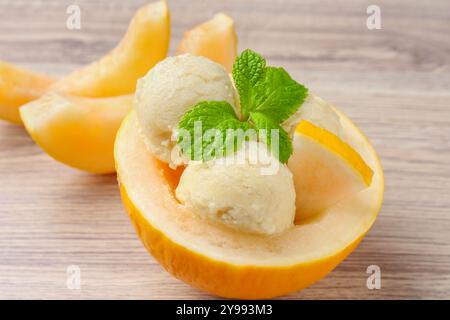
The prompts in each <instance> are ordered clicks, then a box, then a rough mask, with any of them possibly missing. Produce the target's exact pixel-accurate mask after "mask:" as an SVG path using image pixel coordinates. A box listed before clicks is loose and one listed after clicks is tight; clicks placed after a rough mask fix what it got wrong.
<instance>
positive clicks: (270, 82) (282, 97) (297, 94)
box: [250, 67, 308, 123]
mask: <svg viewBox="0 0 450 320" xmlns="http://www.w3.org/2000/svg"><path fill="white" fill-rule="evenodd" d="M252 94H253V99H252V100H253V106H252V107H251V108H250V109H251V111H250V113H251V112H259V113H263V114H265V115H266V116H267V117H268V118H270V119H271V120H272V121H274V122H276V123H281V122H283V121H285V120H287V119H288V118H289V117H290V116H291V115H293V114H294V113H295V111H297V109H298V108H299V107H300V106H301V104H302V103H303V101H304V100H305V98H306V96H307V95H308V89H306V88H305V87H304V86H303V85H301V84H299V83H297V82H296V81H295V80H293V79H292V78H291V77H290V76H289V74H288V73H287V72H286V70H284V69H283V68H274V67H267V68H266V69H265V72H264V75H263V76H262V77H261V78H260V80H259V81H258V82H257V83H256V84H255V86H254V88H253V90H252Z"/></svg>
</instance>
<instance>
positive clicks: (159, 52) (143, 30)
mask: <svg viewBox="0 0 450 320" xmlns="http://www.w3.org/2000/svg"><path fill="white" fill-rule="evenodd" d="M169 41H170V17H169V10H168V8H167V5H166V2H165V1H159V2H155V3H151V4H149V5H146V6H144V7H142V8H141V9H139V10H138V11H137V12H136V14H135V15H134V17H133V19H132V20H131V23H130V25H129V27H128V30H127V33H126V34H125V36H124V38H123V39H122V41H121V42H120V43H119V44H118V45H117V47H116V48H114V50H112V51H111V52H110V53H108V54H107V55H105V56H104V57H102V58H101V59H100V60H98V61H96V62H93V63H91V64H89V65H87V66H85V67H83V68H81V69H79V70H76V71H75V72H73V73H71V74H70V75H68V76H66V77H64V78H62V79H61V80H59V81H58V82H57V83H55V85H54V86H53V87H52V90H54V91H59V92H64V93H69V94H73V95H78V96H84V97H112V96H119V95H127V94H131V93H133V92H134V91H135V89H136V81H137V80H138V79H139V78H141V77H143V76H144V75H145V74H146V73H147V72H148V71H149V70H150V69H151V68H152V67H153V66H154V65H155V64H156V63H158V62H159V61H161V60H163V59H164V58H165V57H166V56H167V51H168V48H169Z"/></svg>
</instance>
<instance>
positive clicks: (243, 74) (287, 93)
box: [178, 49, 308, 163]
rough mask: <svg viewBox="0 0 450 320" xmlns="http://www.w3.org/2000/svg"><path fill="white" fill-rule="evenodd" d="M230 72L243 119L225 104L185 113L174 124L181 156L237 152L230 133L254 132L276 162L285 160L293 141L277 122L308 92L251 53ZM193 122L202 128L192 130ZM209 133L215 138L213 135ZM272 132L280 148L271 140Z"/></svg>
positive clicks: (199, 106)
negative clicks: (177, 133)
mask: <svg viewBox="0 0 450 320" xmlns="http://www.w3.org/2000/svg"><path fill="white" fill-rule="evenodd" d="M232 74H233V79H234V83H235V85H236V88H237V91H238V93H239V100H240V106H241V115H242V119H238V117H237V116H236V113H235V112H234V109H233V107H232V106H231V105H230V104H229V103H228V102H225V101H203V102H200V103H198V104H197V105H195V106H194V107H193V108H192V109H191V110H190V111H188V112H186V113H185V114H184V116H183V118H182V120H181V121H180V123H179V126H178V128H179V130H180V132H181V131H183V132H184V133H185V134H184V135H180V137H179V138H178V144H179V145H180V147H181V150H182V152H183V153H184V154H185V155H187V156H188V157H189V158H190V159H191V160H204V161H206V160H210V159H213V158H219V157H221V156H224V155H225V154H226V152H227V151H228V150H233V151H236V150H237V148H239V146H240V144H241V143H242V140H240V141H238V140H236V137H235V136H233V135H229V134H228V132H229V131H230V130H249V129H253V130H256V132H257V133H258V139H259V140H260V141H262V142H264V143H266V144H267V145H268V146H270V147H271V150H272V152H273V153H274V154H273V155H274V156H276V157H278V159H279V161H280V162H282V163H285V162H287V161H288V159H289V157H290V156H291V154H292V141H291V139H290V137H289V135H288V133H287V132H286V131H285V130H284V129H283V128H282V126H281V124H282V122H284V121H285V120H287V119H288V118H289V117H290V116H291V115H293V114H294V113H295V112H296V111H297V110H298V108H299V107H300V106H301V105H302V103H303V102H304V100H305V98H306V97H307V95H308V89H307V88H305V87H304V86H303V85H301V84H299V83H297V82H296V81H295V80H293V79H292V78H291V77H290V75H289V74H288V73H287V72H286V71H285V70H284V69H283V68H275V67H267V66H266V60H265V59H264V58H262V57H261V56H260V55H259V54H258V53H256V52H254V51H252V50H250V49H247V50H244V51H243V52H242V53H241V54H240V55H239V56H238V57H237V58H236V61H235V63H234V65H233V71H232ZM196 123H197V124H198V123H201V129H200V130H195V127H196V126H195V124H196ZM210 129H216V130H215V131H214V130H212V131H211V130H210ZM273 130H275V131H273ZM211 132H215V133H217V134H218V135H217V136H216V135H215V134H213V136H212V135H211ZM274 132H275V133H277V134H276V135H275V136H277V138H278V139H277V142H278V145H275V143H274V141H273V138H274V137H275V136H274V135H273V133H274ZM196 133H197V136H196ZM198 138H202V139H201V141H202V142H201V145H200V146H198V145H197V144H196V143H195V141H196V139H198ZM205 138H206V139H205ZM191 142H192V143H191ZM230 145H231V148H230Z"/></svg>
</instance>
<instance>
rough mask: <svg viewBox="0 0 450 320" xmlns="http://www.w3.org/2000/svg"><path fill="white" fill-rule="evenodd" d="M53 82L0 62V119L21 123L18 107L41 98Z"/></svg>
mask: <svg viewBox="0 0 450 320" xmlns="http://www.w3.org/2000/svg"><path fill="white" fill-rule="evenodd" d="M53 82H54V80H53V79H52V78H51V77H49V76H46V75H43V74H38V73H34V72H32V71H29V70H26V69H22V68H19V67H17V66H15V65H12V64H9V63H6V62H3V61H0V118H1V119H4V120H8V121H10V122H14V123H17V124H20V123H22V120H21V119H20V115H19V107H20V106H21V105H23V104H25V103H27V102H30V101H32V100H35V99H38V98H39V97H41V96H42V95H43V94H44V92H45V91H47V89H48V88H49V86H50V85H51V84H52V83H53Z"/></svg>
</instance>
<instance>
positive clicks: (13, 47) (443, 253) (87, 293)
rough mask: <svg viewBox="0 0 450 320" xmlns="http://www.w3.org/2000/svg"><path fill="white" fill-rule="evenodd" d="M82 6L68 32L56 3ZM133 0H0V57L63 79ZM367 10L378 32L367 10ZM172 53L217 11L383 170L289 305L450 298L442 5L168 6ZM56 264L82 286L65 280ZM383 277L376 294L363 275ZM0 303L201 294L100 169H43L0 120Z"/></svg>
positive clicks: (444, 0)
mask: <svg viewBox="0 0 450 320" xmlns="http://www.w3.org/2000/svg"><path fill="white" fill-rule="evenodd" d="M73 3H75V4H78V5H80V7H81V30H68V29H67V28H66V18H67V16H68V15H67V13H66V8H67V6H68V5H70V4H73ZM144 3H145V1H120V0H114V1H110V0H108V1H107V0H104V1H91V0H89V1H88V0H83V1H81V0H73V1H68V0H67V1H64V0H61V1H56V0H48V1H47V0H46V1H25V0H14V1H12V0H9V1H8V0H0V59H2V60H7V61H10V62H13V63H17V64H19V65H22V66H25V67H30V68H32V69H34V70H39V71H44V72H48V73H51V74H54V75H62V74H64V73H66V72H68V71H70V70H73V69H75V68H76V67H78V66H81V65H83V64H85V63H87V62H90V61H92V60H94V59H96V58H97V57H100V56H101V55H102V54H103V53H105V52H106V51H107V50H109V49H111V48H112V47H114V46H115V44H116V42H117V41H118V40H119V39H120V38H121V36H122V34H123V33H124V31H125V30H126V27H127V24H128V22H129V20H130V18H131V16H132V15H133V12H134V11H135V10H136V9H137V8H138V7H139V6H140V5H142V4H144ZM372 3H375V4H377V5H379V6H380V8H381V14H382V28H381V30H368V29H367V27H366V19H367V14H366V9H367V6H368V5H369V4H372ZM169 6H170V8H171V16H172V26H173V27H172V35H173V39H172V46H171V52H173V51H174V49H175V48H176V46H177V43H178V41H179V40H180V38H181V36H182V34H183V32H184V31H185V30H187V29H188V28H190V27H192V26H193V25H195V24H197V23H200V22H202V21H204V20H207V19H209V18H210V17H211V16H212V15H213V14H214V13H216V12H218V11H224V12H226V13H228V14H230V15H231V16H232V17H233V18H234V19H235V20H236V23H237V30H238V35H239V41H240V42H239V46H240V49H244V48H247V47H250V48H253V49H255V50H257V51H259V52H261V53H263V54H264V55H265V56H266V57H268V60H269V62H270V63H272V64H276V65H281V66H284V67H285V68H286V69H288V70H289V72H290V73H291V74H292V75H293V76H294V77H295V78H296V79H298V80H300V81H302V82H304V83H305V84H306V85H307V86H308V87H309V88H311V90H312V91H314V92H315V93H317V94H318V95H320V96H322V97H323V98H325V99H326V100H329V101H330V102H332V103H334V104H336V105H337V106H339V107H340V109H341V110H343V111H344V112H345V113H347V114H348V115H349V116H350V117H351V118H352V119H353V120H354V121H355V123H356V124H357V125H358V126H360V128H361V129H362V130H363V131H364V132H365V133H366V134H367V136H368V137H369V139H370V140H371V142H372V143H373V145H374V146H375V148H376V150H377V151H378V153H379V155H380V157H381V161H382V165H383V167H384V170H385V175H386V193H385V201H384V205H383V208H382V211H381V213H380V215H379V218H378V220H377V222H376V223H375V225H374V226H373V228H372V230H371V231H370V232H369V234H368V235H367V237H366V238H365V239H364V240H363V241H362V243H361V244H360V246H359V247H358V248H357V249H356V251H355V252H354V253H353V254H352V255H351V256H350V257H349V258H347V259H346V260H345V261H344V262H343V263H342V264H341V265H339V266H338V267H337V268H336V269H335V270H334V271H333V272H332V273H330V274H329V275H328V276H327V277H326V278H324V279H322V280H321V281H319V282H318V283H316V284H315V285H313V286H311V287H310V288H308V289H306V290H303V291H301V292H298V293H296V294H292V295H289V296H287V297H285V298H287V299H307V298H308V299H309V298H313V299H324V298H330V299H336V298H344V299H346V298H355V299H372V298H377V299H378V298H379V299H391V298H400V299H405V298H439V299H443V298H446V299H449V298H450V209H449V208H450V37H449V34H450V2H449V1H448V0H434V1H419V0H414V1H411V0H409V1H406V0H400V1H389V0H377V1H366V0H361V1H356V0H355V1H349V0H345V1H335V0H325V1H313V0H304V1H300V0H298V1H294V0H285V1H280V0H262V1H261V0H258V1H242V0H233V1H231V0H227V1H200V0H196V1H193V0H185V1H176V0H172V1H170V0H169ZM69 265H77V266H79V267H80V269H81V279H82V283H81V289H80V290H70V289H68V288H67V286H66V279H67V273H66V269H67V267H68V266H69ZM369 265H378V266H380V268H381V275H382V282H381V285H382V287H381V289H380V290H368V289H367V287H366V279H367V277H368V274H366V268H367V267H368V266H369ZM0 298H3V299H24V298H34V299H63V298H69V299H72V298H75V299H78V298H80V299H91V298H101V299H112V298H120V299H132V298H136V299H169V298H193V299H196V298H206V299H209V298H214V297H212V296H210V295H208V294H205V293H203V292H200V291H198V290H196V289H194V288H191V287H190V286H188V285H186V284H184V283H182V282H180V281H178V280H176V279H174V278H173V277H171V276H170V275H169V274H168V273H166V272H165V271H164V270H162V268H161V267H160V266H159V265H158V264H157V263H156V262H155V261H154V260H153V258H152V257H150V256H149V255H148V254H147V252H146V250H145V249H144V247H143V246H142V245H141V243H140V242H139V240H138V238H137V236H136V234H135V233H134V231H133V229H132V226H131V223H130V221H129V219H128V217H127V216H126V214H125V212H124V209H123V207H122V204H121V201H120V198H119V192H118V188H117V183H116V178H115V176H114V175H106V176H95V175H90V174H87V173H83V172H79V171H76V170H73V169H71V168H67V167H65V166H64V165H62V164H60V163H58V162H55V161H54V160H52V159H51V158H50V157H49V156H47V155H46V154H45V153H44V152H43V151H42V150H41V149H40V148H39V147H37V146H36V145H35V144H34V143H33V141H32V140H31V139H30V138H29V137H28V135H27V134H26V132H25V131H24V129H23V128H21V127H20V126H16V125H12V124H8V123H6V122H0Z"/></svg>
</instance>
